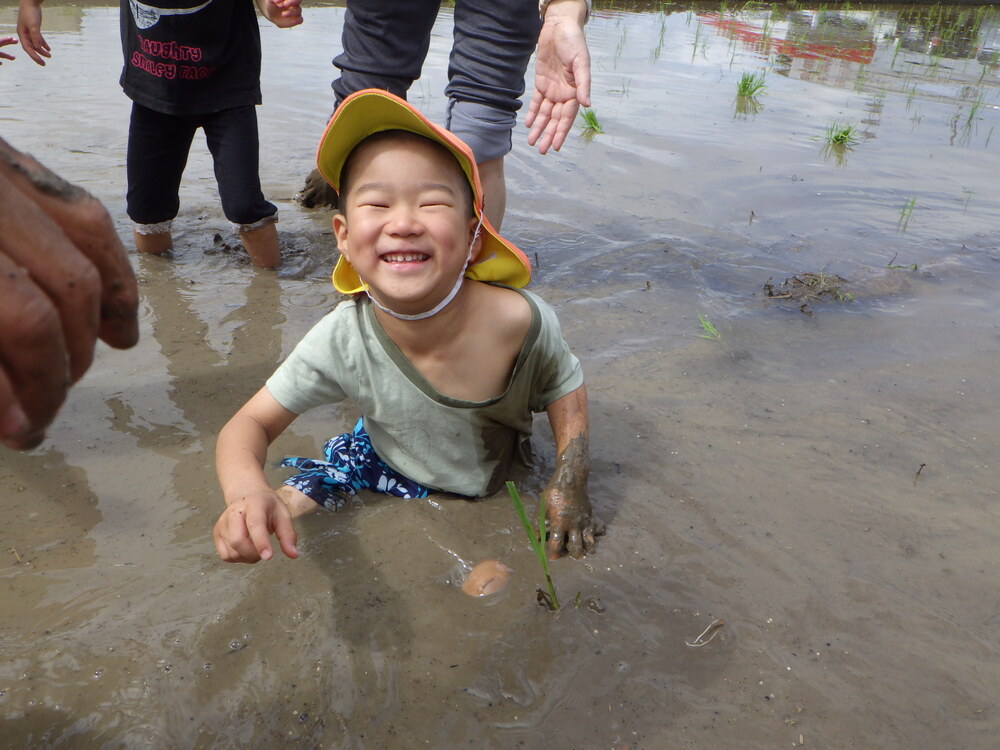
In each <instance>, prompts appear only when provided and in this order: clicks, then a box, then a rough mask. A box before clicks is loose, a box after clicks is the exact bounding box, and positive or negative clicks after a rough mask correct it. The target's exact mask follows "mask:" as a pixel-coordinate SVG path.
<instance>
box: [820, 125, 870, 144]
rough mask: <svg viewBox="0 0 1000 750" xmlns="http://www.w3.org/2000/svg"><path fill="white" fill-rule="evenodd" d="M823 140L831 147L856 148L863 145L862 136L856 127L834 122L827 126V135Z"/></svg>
mask: <svg viewBox="0 0 1000 750" xmlns="http://www.w3.org/2000/svg"><path fill="white" fill-rule="evenodd" d="M823 140H825V141H826V142H827V143H828V144H829V145H831V146H843V147H845V148H854V146H856V145H858V144H859V143H861V136H860V135H858V129H857V127H856V126H854V125H850V124H848V123H839V122H832V123H830V124H829V125H827V126H826V134H825V135H824V137H823Z"/></svg>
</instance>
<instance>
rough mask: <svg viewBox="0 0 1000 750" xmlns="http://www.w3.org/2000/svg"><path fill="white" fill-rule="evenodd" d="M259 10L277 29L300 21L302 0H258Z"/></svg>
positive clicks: (289, 26) (287, 27) (294, 24)
mask: <svg viewBox="0 0 1000 750" xmlns="http://www.w3.org/2000/svg"><path fill="white" fill-rule="evenodd" d="M260 10H261V12H262V13H263V14H264V17H265V18H267V20H268V21H270V22H271V23H273V24H274V25H275V26H277V27H278V28H279V29H290V28H291V27H292V26H298V25H299V24H300V23H302V0H260Z"/></svg>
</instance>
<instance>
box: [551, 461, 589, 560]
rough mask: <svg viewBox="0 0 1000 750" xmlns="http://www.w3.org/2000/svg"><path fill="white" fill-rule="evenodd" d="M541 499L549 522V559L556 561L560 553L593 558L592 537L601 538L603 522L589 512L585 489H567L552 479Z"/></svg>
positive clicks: (555, 479)
mask: <svg viewBox="0 0 1000 750" xmlns="http://www.w3.org/2000/svg"><path fill="white" fill-rule="evenodd" d="M573 484H579V483H573ZM542 496H543V497H544V498H545V503H546V515H547V516H548V522H549V528H548V532H549V533H548V541H547V542H546V543H545V549H546V552H547V553H548V556H549V559H550V560H555V559H557V558H558V557H559V556H560V555H561V554H562V551H563V549H565V550H566V552H568V553H569V555H570V557H574V558H576V559H580V558H581V557H583V555H584V553H586V554H588V555H592V554H594V552H595V551H596V550H597V540H596V539H595V538H594V537H598V536H601V535H602V534H604V522H603V521H601V519H600V518H598V517H597V516H595V515H594V512H593V510H591V507H590V499H589V498H588V497H587V488H586V487H581V486H572V485H566V484H565V483H563V482H560V481H559V480H558V477H553V478H552V480H551V481H550V482H549V483H548V485H547V486H546V487H545V491H544V492H543V493H542Z"/></svg>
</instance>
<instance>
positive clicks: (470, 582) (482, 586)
mask: <svg viewBox="0 0 1000 750" xmlns="http://www.w3.org/2000/svg"><path fill="white" fill-rule="evenodd" d="M513 572H514V571H513V570H511V569H510V568H508V567H507V566H506V565H504V564H503V563H502V562H500V561H499V560H483V561H482V562H480V563H477V564H476V565H475V567H473V568H472V570H471V571H469V576H468V577H467V578H466V579H465V583H463V584H462V591H464V592H465V593H466V594H468V595H469V596H489V595H490V594H498V593H500V592H501V591H503V590H504V589H505V588H507V584H508V583H510V574H511V573H513Z"/></svg>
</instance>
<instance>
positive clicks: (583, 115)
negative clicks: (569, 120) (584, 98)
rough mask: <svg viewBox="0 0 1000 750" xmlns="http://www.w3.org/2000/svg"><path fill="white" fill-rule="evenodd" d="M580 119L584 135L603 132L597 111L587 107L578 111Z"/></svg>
mask: <svg viewBox="0 0 1000 750" xmlns="http://www.w3.org/2000/svg"><path fill="white" fill-rule="evenodd" d="M580 119H581V120H583V132H584V134H586V135H592V136H593V135H600V134H601V133H603V132H604V128H602V127H601V121H600V120H598V119H597V113H596V112H594V110H592V109H590V108H587V109H584V110H581V111H580Z"/></svg>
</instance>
